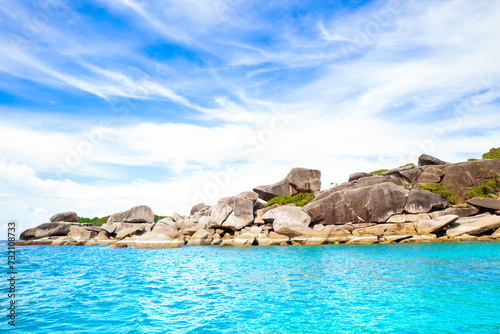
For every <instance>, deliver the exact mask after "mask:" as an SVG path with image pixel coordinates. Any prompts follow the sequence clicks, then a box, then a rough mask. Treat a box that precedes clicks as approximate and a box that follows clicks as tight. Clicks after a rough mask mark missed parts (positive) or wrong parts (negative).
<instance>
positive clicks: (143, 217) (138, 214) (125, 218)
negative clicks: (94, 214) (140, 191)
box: [106, 205, 155, 224]
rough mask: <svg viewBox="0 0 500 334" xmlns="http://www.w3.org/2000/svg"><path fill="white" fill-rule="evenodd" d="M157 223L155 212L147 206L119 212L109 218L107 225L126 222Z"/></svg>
mask: <svg viewBox="0 0 500 334" xmlns="http://www.w3.org/2000/svg"><path fill="white" fill-rule="evenodd" d="M154 221H155V215H154V213H153V210H151V208H150V207H149V206H147V205H139V206H134V207H133V208H131V209H130V210H127V211H124V212H117V213H114V214H112V215H111V216H109V218H108V220H107V222H106V223H114V222H125V223H149V224H152V223H154Z"/></svg>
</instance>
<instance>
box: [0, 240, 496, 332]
mask: <svg viewBox="0 0 500 334" xmlns="http://www.w3.org/2000/svg"><path fill="white" fill-rule="evenodd" d="M18 249H19V251H18V253H19V255H18V261H19V265H18V268H19V275H18V286H17V287H18V296H20V297H19V300H18V319H17V320H18V326H16V327H17V328H16V329H18V330H19V331H20V332H22V333H77V332H78V333H95V332H103V333H199V332H201V333H233V332H250V333H331V332H337V333H352V332H366V333H415V332H422V333H443V332H448V333H455V332H476V333H495V332H500V318H499V317H498V309H499V307H500V302H499V298H497V296H498V291H500V243H494V242H492V243H461V244H431V245H426V244H424V245H396V246H393V245H372V246H314V247H260V248H258V247H241V248H236V247H183V248H181V249H161V250H148V249H144V250H136V249H133V248H126V249H110V248H108V247H50V246H32V247H19V248H18ZM4 291H5V287H4ZM3 306H6V303H5V302H3V304H2V307H3ZM1 326H2V327H0V329H3V328H7V327H6V322H4V323H2V324H1Z"/></svg>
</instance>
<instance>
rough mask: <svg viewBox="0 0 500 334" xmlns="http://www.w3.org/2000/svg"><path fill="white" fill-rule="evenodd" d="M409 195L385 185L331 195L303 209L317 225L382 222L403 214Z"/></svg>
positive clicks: (395, 186) (390, 184)
mask: <svg viewBox="0 0 500 334" xmlns="http://www.w3.org/2000/svg"><path fill="white" fill-rule="evenodd" d="M372 178H375V177H372ZM408 195H409V191H408V190H406V189H404V188H403V187H401V186H397V185H396V184H394V183H391V182H384V183H379V184H375V185H371V186H366V187H360V188H350V189H344V190H342V191H338V192H334V193H331V194H330V195H329V196H327V197H324V198H322V199H320V200H315V201H313V202H312V203H309V204H308V205H306V206H304V210H305V211H306V212H307V213H308V214H309V216H310V217H311V221H312V222H313V223H314V224H323V225H332V224H336V225H342V224H346V223H348V222H352V223H364V222H381V223H383V222H385V221H386V220H387V219H389V218H390V217H391V216H393V215H396V214H401V213H403V209H404V207H405V204H406V200H407V198H408Z"/></svg>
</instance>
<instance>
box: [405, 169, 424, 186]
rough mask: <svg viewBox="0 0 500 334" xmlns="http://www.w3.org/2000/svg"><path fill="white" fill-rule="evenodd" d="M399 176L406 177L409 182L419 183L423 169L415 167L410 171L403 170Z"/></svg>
mask: <svg viewBox="0 0 500 334" xmlns="http://www.w3.org/2000/svg"><path fill="white" fill-rule="evenodd" d="M399 174H401V175H402V176H404V177H405V178H406V179H407V180H408V182H410V183H417V182H418V179H419V178H420V176H421V175H422V169H421V168H418V167H415V168H412V169H408V170H402V171H400V172H399Z"/></svg>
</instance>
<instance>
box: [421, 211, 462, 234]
mask: <svg viewBox="0 0 500 334" xmlns="http://www.w3.org/2000/svg"><path fill="white" fill-rule="evenodd" d="M457 220H458V216H452V215H449V216H441V217H438V218H434V219H431V220H421V221H418V222H416V223H415V229H416V230H417V233H418V234H436V233H438V232H440V231H442V230H443V229H444V228H445V227H447V226H448V225H450V224H452V223H454V222H456V221H457Z"/></svg>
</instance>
